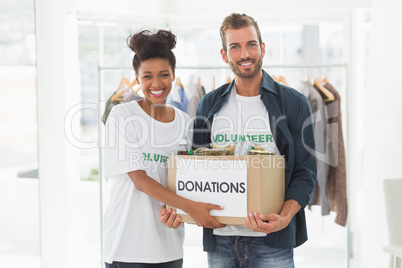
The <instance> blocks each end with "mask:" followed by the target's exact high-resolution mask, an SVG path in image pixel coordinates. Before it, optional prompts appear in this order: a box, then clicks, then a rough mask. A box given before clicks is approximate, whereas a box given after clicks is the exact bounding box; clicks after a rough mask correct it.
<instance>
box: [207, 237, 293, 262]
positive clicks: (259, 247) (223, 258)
mask: <svg viewBox="0 0 402 268" xmlns="http://www.w3.org/2000/svg"><path fill="white" fill-rule="evenodd" d="M264 239H265V237H250V236H220V235H217V236H215V250H214V251H210V252H208V266H209V268H246V267H248V268H260V267H261V268H262V267H264V268H266V267H272V268H294V263H293V249H277V248H270V247H268V246H267V245H265V244H264Z"/></svg>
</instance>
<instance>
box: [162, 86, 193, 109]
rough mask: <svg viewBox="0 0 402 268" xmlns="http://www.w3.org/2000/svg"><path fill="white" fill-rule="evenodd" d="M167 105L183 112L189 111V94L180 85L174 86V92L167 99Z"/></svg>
mask: <svg viewBox="0 0 402 268" xmlns="http://www.w3.org/2000/svg"><path fill="white" fill-rule="evenodd" d="M166 104H170V105H172V106H174V107H176V108H178V109H179V110H181V111H183V112H186V111H187V105H188V98H187V94H186V92H185V91H184V89H183V88H182V87H181V86H180V85H174V86H173V87H172V90H171V91H170V93H169V95H168V97H167V99H166Z"/></svg>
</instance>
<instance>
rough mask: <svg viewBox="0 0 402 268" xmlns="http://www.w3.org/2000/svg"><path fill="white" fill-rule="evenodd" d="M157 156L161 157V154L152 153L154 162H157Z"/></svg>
mask: <svg viewBox="0 0 402 268" xmlns="http://www.w3.org/2000/svg"><path fill="white" fill-rule="evenodd" d="M159 158H161V155H160V154H154V161H155V162H158V161H159Z"/></svg>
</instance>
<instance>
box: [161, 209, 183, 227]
mask: <svg viewBox="0 0 402 268" xmlns="http://www.w3.org/2000/svg"><path fill="white" fill-rule="evenodd" d="M159 216H160V220H161V222H162V223H163V224H164V225H165V226H166V227H169V228H173V229H177V228H179V227H180V226H182V225H183V224H184V223H183V222H180V220H181V218H180V217H179V216H177V214H176V210H172V209H170V208H168V209H166V206H165V205H163V206H161V207H160V210H159Z"/></svg>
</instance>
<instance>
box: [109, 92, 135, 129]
mask: <svg viewBox="0 0 402 268" xmlns="http://www.w3.org/2000/svg"><path fill="white" fill-rule="evenodd" d="M120 93H122V94H121V96H119V97H118V98H115V96H116V95H117V94H120ZM141 99H142V97H141V96H140V95H138V94H136V93H134V92H133V91H132V90H131V88H130V87H129V86H124V87H123V88H122V89H119V90H116V91H115V92H113V94H112V95H111V96H110V97H109V99H108V100H107V102H106V105H105V111H104V112H103V115H102V122H103V124H106V120H107V118H108V116H109V114H110V111H111V110H112V108H113V107H114V106H115V105H117V104H120V103H125V102H129V101H133V100H135V101H137V100H141Z"/></svg>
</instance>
